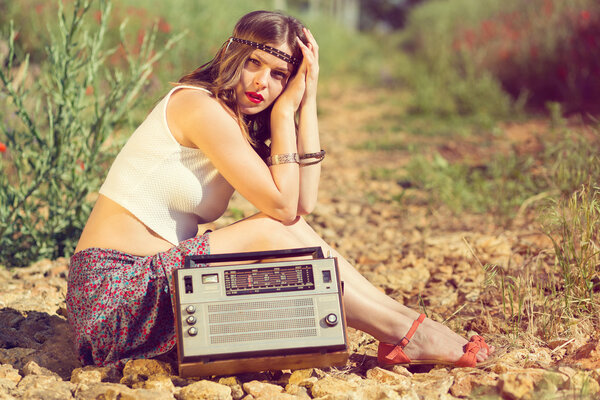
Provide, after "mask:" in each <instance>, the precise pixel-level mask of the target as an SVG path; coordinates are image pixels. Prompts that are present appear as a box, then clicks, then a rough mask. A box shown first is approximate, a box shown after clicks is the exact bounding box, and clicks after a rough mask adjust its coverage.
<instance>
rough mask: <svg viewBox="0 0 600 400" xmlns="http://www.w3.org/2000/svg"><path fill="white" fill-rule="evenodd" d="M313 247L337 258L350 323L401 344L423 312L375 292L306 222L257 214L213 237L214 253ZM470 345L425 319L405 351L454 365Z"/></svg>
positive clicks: (419, 357)
mask: <svg viewBox="0 0 600 400" xmlns="http://www.w3.org/2000/svg"><path fill="white" fill-rule="evenodd" d="M313 246H321V248H322V249H323V252H324V254H326V255H327V254H331V255H332V256H334V257H337V258H338V265H339V267H340V274H341V278H342V280H343V281H344V306H345V309H346V318H347V321H348V324H349V325H350V326H351V327H353V328H356V329H359V330H362V331H364V332H366V333H368V334H370V335H372V336H374V337H375V338H376V339H378V340H380V341H383V342H388V343H397V342H399V341H400V340H401V339H402V338H403V337H404V335H405V334H406V332H408V330H409V329H410V326H411V325H412V322H413V321H414V320H415V319H416V318H417V317H418V315H419V313H417V312H415V311H413V310H411V309H409V308H408V307H406V306H404V305H402V304H400V303H398V302H397V301H395V300H393V299H392V298H390V297H388V296H386V295H385V294H384V293H383V292H381V291H380V290H378V289H377V288H376V287H374V286H373V285H372V284H371V283H370V282H369V281H368V280H367V279H366V278H364V277H363V276H362V275H361V274H360V273H359V272H358V271H357V270H356V269H354V267H352V266H351V265H350V264H349V263H348V261H346V260H345V259H344V258H343V257H341V256H340V255H339V253H337V251H335V250H333V249H332V248H331V247H330V246H329V245H327V244H326V243H325V242H324V241H323V240H322V239H321V238H320V237H319V235H318V234H317V233H316V232H315V231H314V230H313V229H312V228H311V227H310V226H309V225H308V224H307V223H306V222H305V221H304V220H303V219H302V218H300V219H298V221H297V222H295V223H293V224H289V225H284V224H282V223H281V222H279V221H276V220H274V219H271V218H269V217H267V216H266V215H264V214H257V215H255V216H252V217H250V218H247V219H245V220H242V221H239V222H237V223H235V224H233V225H230V226H227V227H225V228H222V229H219V230H216V231H214V232H212V233H211V234H210V249H211V253H213V254H219V253H235V252H243V251H266V250H277V249H284V248H297V247H313ZM466 342H467V341H466V339H464V338H462V337H461V336H460V335H457V334H456V333H454V332H452V331H451V330H450V329H449V328H447V327H446V326H444V325H442V324H439V323H437V322H435V321H432V320H430V319H426V320H425V322H424V323H423V324H422V325H421V327H420V328H419V329H418V330H417V332H416V333H415V336H413V339H412V340H411V342H410V343H409V345H408V346H406V348H405V353H406V354H407V355H408V356H409V357H410V358H411V359H414V360H418V359H441V360H448V361H455V360H457V359H458V358H459V357H460V356H461V355H462V347H463V346H464V344H465V343H466ZM486 357H487V354H485V352H484V351H481V352H480V354H479V355H478V360H479V361H481V360H484V359H485V358H486Z"/></svg>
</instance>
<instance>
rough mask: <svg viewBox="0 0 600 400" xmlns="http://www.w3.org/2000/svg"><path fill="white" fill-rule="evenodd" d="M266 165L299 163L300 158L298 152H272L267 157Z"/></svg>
mask: <svg viewBox="0 0 600 400" xmlns="http://www.w3.org/2000/svg"><path fill="white" fill-rule="evenodd" d="M265 162H266V163H267V166H269V167H270V166H271V165H278V164H287V163H296V164H298V163H300V158H299V157H298V153H285V154H273V155H270V156H269V157H267V159H266V161H265Z"/></svg>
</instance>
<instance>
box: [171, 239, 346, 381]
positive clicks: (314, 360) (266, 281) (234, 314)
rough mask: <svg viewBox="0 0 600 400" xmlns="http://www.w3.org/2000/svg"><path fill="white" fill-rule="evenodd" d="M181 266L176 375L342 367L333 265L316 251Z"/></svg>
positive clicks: (338, 287) (189, 260)
mask: <svg viewBox="0 0 600 400" xmlns="http://www.w3.org/2000/svg"><path fill="white" fill-rule="evenodd" d="M308 256H312V257H308ZM269 259H273V260H271V261H268V260H269ZM250 261H254V262H252V263H248V262H250ZM241 262H244V263H241ZM185 263H186V265H185V268H181V269H177V270H175V272H174V287H175V293H174V294H175V296H174V298H175V302H174V308H175V319H176V321H175V323H176V331H177V353H178V354H177V355H178V362H179V374H180V375H181V376H184V377H185V376H208V375H231V374H237V373H242V372H251V371H264V370H281V369H300V368H308V367H327V366H340V365H345V364H346V362H347V360H348V351H347V339H346V319H345V315H344V308H343V303H342V284H341V282H340V278H339V273H338V266H337V259H336V258H331V257H328V258H324V257H323V254H322V251H321V248H320V247H314V248H313V247H311V248H302V249H288V250H277V251H270V252H251V253H235V254H213V255H201V256H189V257H186V261H185Z"/></svg>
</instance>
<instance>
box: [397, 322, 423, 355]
mask: <svg viewBox="0 0 600 400" xmlns="http://www.w3.org/2000/svg"><path fill="white" fill-rule="evenodd" d="M425 317H426V315H425V314H421V315H419V318H417V319H416V320H414V321H413V323H412V326H411V327H410V329H409V330H408V332H407V333H406V335H405V336H404V337H403V338H402V340H400V341H399V342H398V344H397V345H396V346H400V347H402V348H405V347H406V345H407V344H408V343H410V339H412V337H413V335H414V334H415V332H416V331H417V328H418V327H419V325H421V323H422V322H423V321H425Z"/></svg>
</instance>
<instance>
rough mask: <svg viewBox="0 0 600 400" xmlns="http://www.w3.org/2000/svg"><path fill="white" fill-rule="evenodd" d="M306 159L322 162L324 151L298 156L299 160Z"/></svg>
mask: <svg viewBox="0 0 600 400" xmlns="http://www.w3.org/2000/svg"><path fill="white" fill-rule="evenodd" d="M307 158H316V159H319V160H323V159H324V158H325V150H321V151H319V152H317V153H306V154H302V155H301V156H300V159H301V160H306V159H307Z"/></svg>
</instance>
